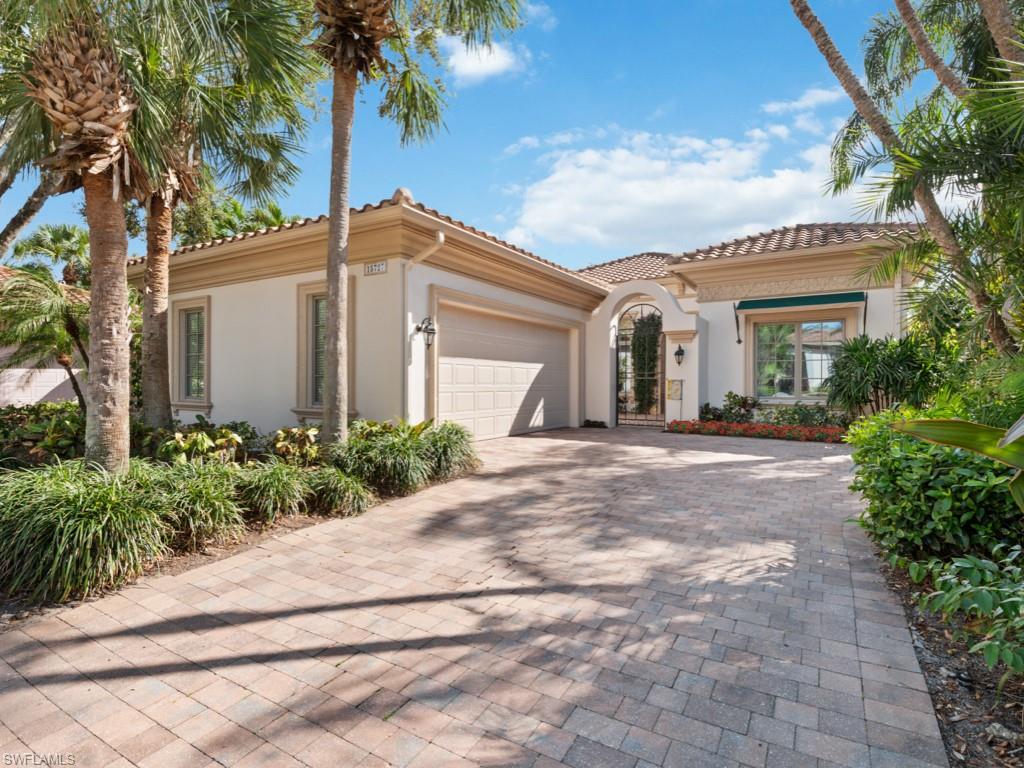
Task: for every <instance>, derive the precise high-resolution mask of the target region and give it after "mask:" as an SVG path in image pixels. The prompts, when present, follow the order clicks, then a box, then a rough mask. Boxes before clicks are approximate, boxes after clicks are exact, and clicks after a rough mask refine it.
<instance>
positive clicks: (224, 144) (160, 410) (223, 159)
mask: <svg viewBox="0 0 1024 768" xmlns="http://www.w3.org/2000/svg"><path fill="white" fill-rule="evenodd" d="M302 16H303V7H302V5H301V4H299V3H297V2H295V0H249V2H247V3H245V4H244V5H240V4H237V3H226V4H224V6H223V8H222V9H220V12H219V13H218V14H216V16H215V17H213V19H212V21H211V26H210V28H206V27H201V28H198V29H197V30H191V31H190V30H186V32H185V33H184V34H186V35H189V36H194V37H195V38H196V39H194V40H191V42H190V44H187V45H184V46H182V47H181V48H180V51H181V52H182V53H183V54H184V56H182V57H173V56H165V57H164V58H163V59H162V60H161V61H160V62H159V72H154V73H152V74H153V76H154V77H156V76H162V80H163V85H162V90H163V91H164V93H165V96H166V101H167V102H168V103H169V104H171V105H172V106H173V109H174V115H175V119H176V122H175V128H174V131H173V139H174V141H173V144H171V145H170V146H169V147H168V157H169V164H168V167H167V169H166V170H165V172H164V173H163V175H162V177H161V178H160V180H159V182H158V183H157V184H155V185H154V186H153V189H152V190H151V192H150V194H149V196H148V198H146V199H145V208H146V212H147V216H146V268H145V278H144V288H143V293H142V301H143V307H142V418H143V421H144V422H145V423H146V424H147V425H149V426H151V427H162V426H167V425H169V424H170V422H171V418H172V416H171V397H170V375H169V369H170V366H169V360H168V318H167V311H168V298H167V296H168V288H169V279H170V275H169V267H170V252H171V240H172V237H173V229H174V209H175V207H176V206H177V205H178V203H179V202H186V203H187V202H189V201H190V200H191V199H193V198H194V197H195V195H196V194H197V193H198V191H199V190H200V187H201V185H202V184H203V183H204V182H206V181H208V180H207V179H206V178H205V177H207V176H218V177H220V178H224V179H227V180H228V182H229V188H230V190H231V191H234V192H237V193H238V194H242V195H243V196H246V197H248V198H250V199H257V200H266V199H267V197H268V195H269V194H271V193H272V192H274V191H275V190H276V189H278V188H280V187H281V186H284V185H287V184H289V183H291V182H292V181H293V180H294V179H295V178H296V177H297V175H298V170H299V169H298V167H297V166H296V165H295V163H294V162H293V161H292V159H291V156H292V155H293V154H295V153H296V152H297V151H298V147H299V138H300V136H301V134H302V132H303V131H304V129H305V123H306V121H305V119H304V117H303V115H302V113H301V111H300V104H301V103H302V102H303V101H304V100H305V97H306V91H307V88H311V87H312V84H313V82H314V81H315V79H316V76H317V75H318V74H319V69H318V67H317V66H316V62H315V59H314V58H313V55H312V53H311V52H310V50H309V48H308V46H307V45H306V41H305V40H304V30H303V27H302V25H301V22H302V21H304V19H303V18H302ZM279 212H280V211H279Z"/></svg>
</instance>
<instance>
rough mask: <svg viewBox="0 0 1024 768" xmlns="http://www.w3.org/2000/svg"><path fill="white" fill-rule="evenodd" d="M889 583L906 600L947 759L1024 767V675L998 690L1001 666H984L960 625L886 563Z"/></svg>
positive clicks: (974, 765) (977, 767) (985, 766)
mask: <svg viewBox="0 0 1024 768" xmlns="http://www.w3.org/2000/svg"><path fill="white" fill-rule="evenodd" d="M883 569H884V573H885V576H886V578H887V579H888V581H889V586H890V588H891V589H892V590H893V591H894V592H895V593H896V594H897V595H899V597H900V598H901V599H902V601H903V606H904V609H905V610H906V612H907V619H908V620H909V623H910V629H911V634H912V635H913V639H914V649H915V650H916V651H917V658H918V661H919V662H920V663H921V669H922V671H923V672H924V676H925V678H926V679H927V681H928V689H929V691H930V692H931V695H932V702H933V703H934V704H935V711H936V714H937V715H938V718H939V728H940V729H941V731H942V737H943V739H944V741H945V743H946V753H947V754H948V755H949V763H950V765H951V766H954V768H957V767H958V766H969V767H970V768H1004V767H1009V768H1024V679H1019V678H1018V679H1010V680H1009V681H1008V682H1007V683H1006V684H1005V685H1004V686H1003V688H1002V690H1001V691H999V690H997V689H998V686H999V680H1000V678H1001V677H1002V674H1003V670H1002V668H999V667H997V668H996V669H994V670H991V669H989V668H988V667H986V666H985V662H984V660H982V658H981V656H980V655H978V654H969V653H968V652H967V649H968V648H969V647H970V645H971V643H970V642H968V641H967V640H966V639H962V638H960V637H959V630H960V629H961V625H959V624H957V623H956V622H945V621H943V620H942V619H941V617H939V616H937V615H935V614H931V613H928V612H925V611H922V610H921V608H920V607H919V605H918V603H917V600H916V595H917V594H918V593H919V592H920V591H921V589H922V587H921V585H919V584H914V583H913V582H912V581H911V580H910V579H909V578H908V577H907V575H906V573H904V572H903V571H900V570H897V569H894V568H891V567H889V566H888V565H886V566H884V567H883Z"/></svg>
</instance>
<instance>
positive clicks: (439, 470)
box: [423, 421, 480, 480]
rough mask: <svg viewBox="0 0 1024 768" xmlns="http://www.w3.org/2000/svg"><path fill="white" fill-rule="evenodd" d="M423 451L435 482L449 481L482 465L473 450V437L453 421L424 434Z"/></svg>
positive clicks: (432, 428)
mask: <svg viewBox="0 0 1024 768" xmlns="http://www.w3.org/2000/svg"><path fill="white" fill-rule="evenodd" d="M423 449H424V451H425V452H426V455H427V458H428V460H429V461H430V474H431V478H432V479H433V480H449V479H451V478H453V477H457V476H458V475H461V474H463V473H465V472H469V471H470V470H472V469H475V468H476V467H477V466H478V465H479V464H480V460H479V459H478V458H477V455H476V450H474V448H473V436H472V435H471V434H470V432H469V430H468V429H466V428H465V427H464V426H462V425H461V424H456V423H455V422H452V421H447V422H445V423H443V424H439V425H437V426H436V427H431V428H430V429H428V430H427V431H426V432H424V434H423Z"/></svg>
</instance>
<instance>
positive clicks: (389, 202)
mask: <svg viewBox="0 0 1024 768" xmlns="http://www.w3.org/2000/svg"><path fill="white" fill-rule="evenodd" d="M402 204H405V205H407V206H409V207H410V208H415V209H416V210H418V211H421V212H423V213H425V214H427V215H428V216H432V217H434V218H435V219H439V220H440V221H443V222H445V223H446V224H451V225H452V226H454V227H458V228H459V229H461V230H464V231H466V232H469V233H470V234H473V235H477V236H478V237H482V238H484V239H485V240H488V241H490V242H492V243H494V244H496V245H500V246H502V247H504V248H508V249H509V250H512V251H515V252H516V253H519V254H522V255H523V256H526V257H527V258H530V259H533V260H534V261H537V262H540V263H541V264H546V265H547V266H549V267H553V268H554V269H557V270H558V271H559V272H563V273H565V274H566V275H571V276H573V277H577V278H582V279H583V280H585V281H587V282H589V283H591V284H592V285H594V286H595V287H599V288H603V287H605V286H604V284H603V283H602V282H601V281H599V280H594V279H591V278H589V277H587V276H585V275H582V274H580V273H579V272H576V271H574V270H571V269H566V268H565V267H563V266H562V265H561V264H557V263H555V262H553V261H549V260H548V259H544V258H541V257H540V256H538V255H537V254H535V253H531V252H530V251H528V250H526V249H525V248H520V247H519V246H518V245H514V244H513V243H510V242H508V241H506V240H502V239H501V238H499V237H497V236H496V235H492V234H490V233H489V232H485V231H483V230H482V229H477V228H476V227H473V226H471V225H469V224H466V223H465V222H463V221H459V220H458V219H456V218H454V217H452V216H448V215H447V214H444V213H441V212H440V211H438V210H437V209H435V208H428V207H427V206H425V205H424V204H423V203H418V202H416V201H415V200H413V198H412V195H411V194H410V193H409V191H408V190H406V189H404V188H399V189H396V190H395V193H394V194H393V195H392V196H391V197H390V198H388V199H386V200H381V201H380V202H377V203H367V204H366V205H363V206H362V207H360V208H352V209H351V213H352V214H353V215H355V214H359V213H364V212H366V211H377V210H380V209H381V208H391V207H393V206H396V205H402ZM324 221H327V216H325V215H320V216H315V217H310V218H305V219H300V220H299V221H295V222H292V223H289V224H283V225H281V226H279V227H269V228H267V229H260V230H256V231H255V232H242V233H239V234H237V235H232V236H231V237H223V238H218V239H216V240H210V241H207V242H205V243H196V244H195V245H186V246H183V247H182V248H178V249H177V250H175V251H173V252H172V253H171V256H172V257H173V256H175V255H177V254H181V253H192V252H194V251H201V250H204V249H206V248H212V247H214V246H216V245H221V244H223V243H233V242H236V241H239V240H248V239H250V238H254V237H262V236H264V235H269V234H273V233H275V232H281V231H283V230H288V229H298V228H300V227H306V226H309V225H310V224H319V223H320V222H324ZM145 260H146V258H145V257H144V256H143V257H140V258H137V259H132V260H131V261H129V262H128V264H129V265H134V264H142V263H143V262H145Z"/></svg>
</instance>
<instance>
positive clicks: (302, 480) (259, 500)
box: [236, 459, 309, 525]
mask: <svg viewBox="0 0 1024 768" xmlns="http://www.w3.org/2000/svg"><path fill="white" fill-rule="evenodd" d="M236 487H237V489H238V499H239V501H240V503H241V505H242V507H243V508H244V509H245V510H246V511H247V512H249V513H250V514H251V515H252V516H253V517H254V519H255V520H256V521H258V522H260V523H262V524H264V525H269V524H271V523H273V522H274V521H275V520H276V519H277V518H278V516H279V515H297V514H299V513H300V512H302V511H303V510H304V509H305V508H306V500H307V498H308V497H309V481H308V479H307V477H306V472H305V471H304V470H302V469H301V468H299V467H297V466H295V465H294V464H288V463H287V462H284V461H281V460H279V459H270V460H268V461H266V462H261V463H252V462H250V463H249V464H246V465H245V466H243V467H241V468H240V469H239V470H238V483H237V486H236Z"/></svg>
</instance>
